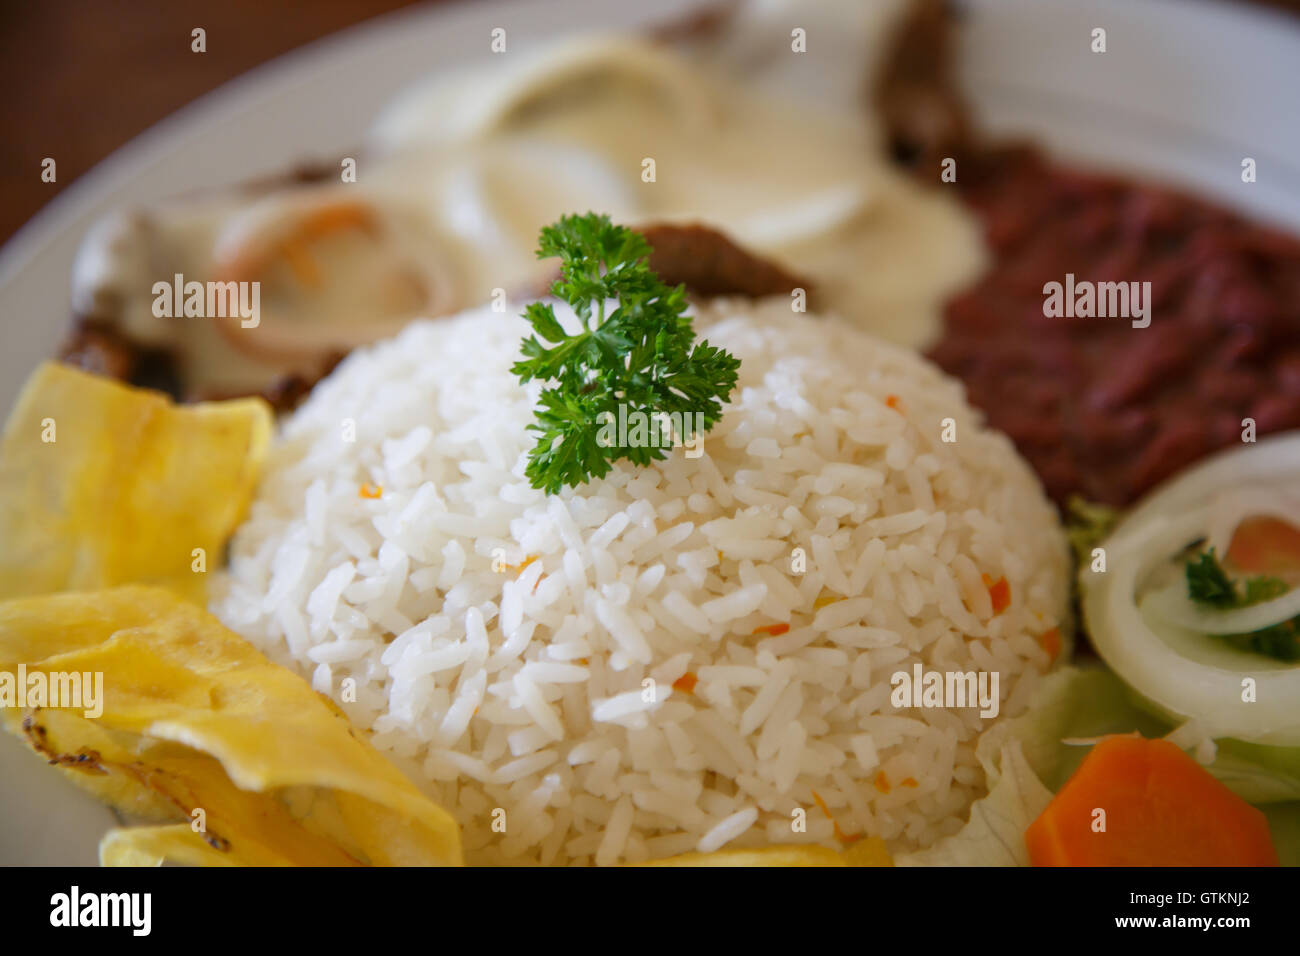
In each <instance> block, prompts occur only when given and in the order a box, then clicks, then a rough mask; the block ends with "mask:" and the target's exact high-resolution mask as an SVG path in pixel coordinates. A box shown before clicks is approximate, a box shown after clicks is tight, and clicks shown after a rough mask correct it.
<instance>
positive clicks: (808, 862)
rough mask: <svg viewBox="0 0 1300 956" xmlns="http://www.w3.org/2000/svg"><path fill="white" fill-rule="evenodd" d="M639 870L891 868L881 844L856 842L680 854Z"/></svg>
mask: <svg viewBox="0 0 1300 956" xmlns="http://www.w3.org/2000/svg"><path fill="white" fill-rule="evenodd" d="M638 865H639V866H893V865H894V864H893V861H892V860H891V859H890V857H889V851H888V850H886V849H885V844H884V841H883V840H878V839H876V838H874V837H868V838H865V839H862V840H858V841H857V842H856V843H854V844H853V845H852V846H850V847H849V848H848V849H847V850H844V851H843V852H842V853H836V852H835V851H834V850H831V849H827V848H826V847H824V846H768V847H762V848H760V849H756V850H718V851H716V852H714V853H683V854H682V855H681V856H670V857H668V858H666V859H663V860H651V861H649V862H648V863H641V864H638Z"/></svg>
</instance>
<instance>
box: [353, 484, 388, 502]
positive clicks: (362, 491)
mask: <svg viewBox="0 0 1300 956" xmlns="http://www.w3.org/2000/svg"><path fill="white" fill-rule="evenodd" d="M383 493H384V486H383V485H372V484H371V483H370V482H368V481H367V482H364V483H363V484H362V485H361V487H360V488H359V489H357V494H359V495H360V496H361V497H362V498H378V497H380V496H381V495H383Z"/></svg>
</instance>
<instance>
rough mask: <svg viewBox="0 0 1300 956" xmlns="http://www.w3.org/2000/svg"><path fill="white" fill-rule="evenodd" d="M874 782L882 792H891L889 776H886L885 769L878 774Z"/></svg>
mask: <svg viewBox="0 0 1300 956" xmlns="http://www.w3.org/2000/svg"><path fill="white" fill-rule="evenodd" d="M872 783H873V784H875V787H876V789H877V790H879V791H880V792H881V793H889V778H888V777H886V776H885V771H883V770H882V771H880V773H878V774H876V779H875V780H873V781H872Z"/></svg>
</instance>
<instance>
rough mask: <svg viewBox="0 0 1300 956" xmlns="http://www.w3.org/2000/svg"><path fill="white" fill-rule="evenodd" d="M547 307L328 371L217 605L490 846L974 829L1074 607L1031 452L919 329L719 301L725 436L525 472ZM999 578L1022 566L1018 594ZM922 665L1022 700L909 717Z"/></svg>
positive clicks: (519, 852)
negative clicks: (694, 448)
mask: <svg viewBox="0 0 1300 956" xmlns="http://www.w3.org/2000/svg"><path fill="white" fill-rule="evenodd" d="M517 311H518V310H512V311H511V312H510V313H505V314H503V313H498V312H493V311H491V310H490V309H484V310H481V311H473V312H469V313H466V314H463V315H461V316H458V317H456V318H453V319H448V320H441V321H436V322H429V321H424V322H417V323H415V324H413V325H411V326H410V327H409V328H408V329H407V330H406V331H404V332H403V333H402V334H401V335H400V336H398V337H397V338H396V339H394V340H392V341H389V342H385V343H381V344H379V345H375V346H373V347H370V348H367V349H363V350H359V351H357V352H354V353H353V354H352V355H351V356H349V357H348V358H347V359H346V360H345V361H344V362H343V363H342V364H341V365H340V366H339V368H338V369H337V370H336V371H335V372H334V373H333V374H332V375H331V376H330V377H329V378H328V379H327V380H326V381H324V382H322V383H321V384H320V385H319V386H318V387H317V388H316V389H315V391H314V392H313V394H312V395H311V397H310V399H309V400H308V401H307V402H306V403H305V404H304V405H303V406H302V407H301V408H300V409H299V410H298V411H297V412H296V413H295V414H293V415H292V416H291V417H289V418H288V419H287V420H286V421H285V422H284V426H283V434H282V436H281V437H280V439H279V440H278V442H277V443H276V446H275V447H274V448H273V450H272V453H271V459H270V462H269V465H268V471H267V474H266V476H265V478H264V480H263V482H262V485H261V488H260V490H259V492H258V495H257V499H256V501H255V503H254V505H253V507H252V511H251V514H250V517H249V519H248V521H247V522H246V523H245V524H244V525H243V526H242V527H241V529H240V530H239V532H238V534H237V535H236V537H235V539H234V541H233V544H232V549H231V565H230V570H229V573H228V576H226V577H225V578H223V579H222V581H221V583H220V585H219V587H218V590H217V592H216V593H217V597H216V598H215V600H214V610H215V611H216V613H217V614H218V615H219V616H220V617H221V618H222V620H224V621H225V622H226V624H228V625H229V626H230V627H232V628H233V629H235V630H236V631H238V632H239V633H241V634H243V635H245V636H246V637H247V638H249V639H250V640H251V641H252V642H253V643H254V644H256V645H257V646H258V647H260V648H261V649H263V650H264V651H266V652H267V653H268V654H269V655H270V656H272V657H273V658H274V659H276V660H279V661H281V662H284V663H286V664H288V665H289V666H291V667H293V668H296V669H297V670H298V671H299V672H301V673H302V674H303V675H305V676H307V677H308V678H309V679H310V681H311V683H312V684H313V686H314V687H315V688H316V689H317V690H319V691H320V692H322V693H323V694H326V695H328V696H330V697H331V698H333V699H334V700H335V701H337V702H338V703H339V705H340V706H341V707H342V708H343V710H344V711H345V712H346V713H347V714H348V716H349V717H350V718H351V719H352V720H353V721H354V722H355V723H356V724H357V725H359V726H360V727H363V728H367V729H368V730H369V731H370V732H371V735H372V740H373V742H374V743H375V744H376V745H377V746H378V747H379V748H380V749H381V750H382V751H384V752H386V753H387V754H388V755H389V756H390V757H391V758H392V759H393V760H394V761H395V762H396V763H397V764H398V765H399V766H401V767H403V768H404V769H406V770H407V771H408V772H409V773H410V774H411V775H412V777H413V778H414V779H415V780H416V781H417V782H418V783H420V785H421V786H423V787H424V788H425V789H426V791H427V792H428V793H429V794H430V795H431V796H432V797H433V798H434V799H436V800H437V801H439V802H440V803H441V804H442V805H443V806H445V807H447V808H448V809H449V810H450V811H451V813H452V814H453V815H454V816H455V817H456V818H457V819H458V820H459V821H460V823H461V824H462V826H463V831H464V842H465V847H466V853H467V858H468V860H469V862H471V863H477V864H484V863H486V864H494V863H541V864H556V863H560V864H592V863H594V864H601V865H604V864H613V863H619V862H629V861H630V862H636V861H643V860H649V859H655V858H660V857H666V856H671V855H674V854H679V853H685V852H690V851H696V850H699V851H710V850H716V849H718V848H720V847H723V846H726V847H728V848H740V847H751V846H760V845H766V844H771V843H819V844H823V845H826V846H830V847H839V846H840V843H839V842H837V834H836V831H835V826H838V828H839V833H841V834H850V835H851V834H859V833H866V834H870V835H873V836H879V837H882V838H883V839H884V840H885V841H886V842H887V844H888V845H889V846H890V848H891V849H893V850H895V851H903V850H913V849H919V848H923V847H926V846H928V845H930V844H931V843H933V842H934V841H935V840H937V839H939V838H940V837H942V836H944V835H947V834H951V833H953V832H955V831H956V830H957V829H959V828H960V826H961V825H962V823H963V822H964V820H965V818H966V816H967V815H968V811H969V808H970V805H971V802H972V801H973V800H975V799H978V798H979V797H981V796H982V795H983V794H984V793H985V792H986V786H985V776H984V772H983V771H982V770H981V768H980V765H979V763H978V761H977V760H976V757H975V747H976V744H977V743H978V740H979V738H980V735H981V734H982V733H983V732H984V731H986V730H987V729H988V728H989V727H990V726H992V725H993V724H994V723H996V720H998V719H1001V718H1003V717H1007V716H1012V715H1014V714H1016V713H1017V712H1019V711H1022V710H1023V709H1024V707H1025V703H1026V701H1027V699H1028V697H1029V696H1030V695H1031V693H1032V692H1033V689H1034V687H1035V685H1036V684H1037V682H1038V681H1039V678H1040V675H1041V673H1042V672H1043V671H1045V670H1046V669H1047V668H1048V667H1049V666H1050V663H1051V662H1050V659H1049V655H1048V653H1047V652H1046V651H1045V650H1044V648H1043V647H1042V646H1041V644H1040V641H1039V640H1038V638H1039V636H1040V635H1042V634H1043V633H1044V632H1045V631H1047V630H1048V629H1050V628H1052V627H1054V626H1057V625H1060V626H1061V627H1062V628H1063V629H1065V627H1066V623H1065V622H1066V616H1067V595H1068V590H1067V567H1068V559H1067V549H1066V544H1065V540H1064V537H1063V534H1062V531H1061V529H1060V525H1059V522H1058V520H1057V518H1056V513H1055V511H1054V509H1053V508H1052V506H1051V505H1050V504H1049V503H1048V502H1047V500H1046V499H1045V497H1044V495H1043V493H1042V491H1041V489H1040V486H1039V484H1038V482H1037V479H1036V478H1035V477H1034V476H1033V475H1032V473H1031V472H1030V470H1029V469H1028V467H1027V466H1026V465H1025V464H1024V463H1023V462H1022V460H1021V459H1020V458H1019V457H1018V456H1017V455H1016V453H1015V451H1014V450H1013V448H1012V446H1011V444H1010V442H1009V441H1008V440H1007V439H1006V438H1005V437H1004V436H1003V435H1001V434H999V433H995V432H993V431H990V430H987V429H985V428H984V426H983V424H982V422H981V419H980V417H979V415H978V413H976V412H974V411H973V410H972V409H971V408H970V407H969V406H968V405H967V404H966V402H965V398H964V395H963V392H962V389H961V386H960V385H959V384H958V383H956V382H954V381H953V380H951V379H948V378H947V377H945V376H944V375H943V374H942V373H941V372H940V371H938V370H937V369H936V368H935V367H933V366H932V365H930V364H929V363H928V362H926V361H925V360H924V359H922V358H920V357H918V356H917V355H916V354H915V353H912V352H910V351H906V350H904V349H901V348H897V347H895V346H892V345H888V344H886V343H884V342H880V341H876V340H874V339H873V338H871V337H869V336H867V335H865V334H863V333H861V332H859V331H857V330H855V329H853V328H851V327H849V326H847V325H846V324H843V323H841V322H840V321H838V320H835V319H827V318H821V319H818V318H810V317H806V316H803V315H796V314H792V312H791V310H790V307H789V304H788V302H787V301H786V300H777V301H770V302H765V303H759V304H755V303H751V302H748V301H730V300H720V301H717V302H714V303H713V304H711V305H710V306H708V307H704V308H701V309H700V310H698V311H697V315H696V319H695V323H696V329H697V332H699V333H700V334H701V335H702V336H703V335H707V337H708V339H709V341H710V342H712V343H714V344H716V345H721V346H723V347H725V348H727V349H729V350H730V351H732V352H733V353H734V354H735V355H737V356H738V357H739V358H741V360H742V363H743V364H742V366H741V369H740V386H739V388H738V389H737V390H736V392H735V393H733V396H732V399H733V401H732V403H731V404H730V406H728V408H727V410H726V414H725V415H724V416H723V418H722V420H721V422H720V423H719V424H718V425H717V426H715V428H714V429H713V430H712V431H711V432H709V433H708V435H707V439H706V441H705V445H704V452H705V454H704V455H703V457H699V458H694V459H692V458H688V457H686V455H685V454H684V453H683V449H681V448H678V449H675V450H674V451H673V452H672V453H671V455H670V457H669V458H668V459H667V460H666V461H663V462H659V463H657V464H655V465H653V466H651V467H647V468H638V467H633V466H631V465H629V464H627V463H626V462H624V463H620V464H619V465H617V466H616V467H615V468H614V470H613V471H612V472H611V474H610V475H609V476H608V477H606V478H605V479H603V480H601V481H596V482H592V483H590V484H587V485H584V486H582V487H580V488H578V489H576V490H574V489H565V490H564V491H563V493H561V494H560V495H558V496H547V495H545V494H543V493H542V492H540V491H537V490H535V489H533V488H532V487H530V486H529V484H528V482H527V480H526V479H525V478H524V477H523V472H524V464H525V461H526V455H527V452H528V450H529V448H530V447H531V445H532V443H533V440H534V437H533V433H531V432H528V431H527V430H526V426H527V425H528V424H529V423H530V422H531V421H532V420H533V404H534V399H535V397H536V395H537V392H538V387H537V386H536V384H535V383H534V384H532V385H530V386H529V387H527V388H524V387H521V386H520V384H519V382H518V380H517V379H516V378H515V377H514V376H513V375H512V374H511V373H510V366H511V364H512V362H514V361H515V360H517V358H518V357H519V343H520V339H521V337H522V336H523V335H525V334H526V332H527V329H526V326H525V323H524V321H523V320H522V319H520V318H518V317H517V315H516V314H514V313H515V312H517ZM557 313H559V314H560V315H561V316H562V318H564V316H565V310H564V309H562V308H558V307H557ZM568 316H569V318H570V319H571V313H568ZM891 396H892V398H891ZM945 419H951V420H952V423H953V424H954V425H955V429H956V435H955V437H956V439H957V440H956V441H955V442H951V443H949V442H944V441H943V440H942V430H943V427H944V420H945ZM363 486H368V487H364V488H363ZM375 495H377V496H376V497H371V496H375ZM799 555H803V559H804V561H805V563H806V566H805V567H804V569H803V570H802V572H800V571H799V570H798V569H797V568H796V565H797V563H798V557H799ZM981 575H989V576H990V577H991V578H993V579H995V580H996V579H997V578H1000V577H1005V578H1006V580H1007V582H1008V583H1009V585H1010V594H1011V604H1010V606H1009V607H1008V608H1007V609H1006V610H1005V611H1004V612H1003V613H1001V614H996V615H995V614H994V612H993V607H992V602H991V599H990V595H989V591H988V588H987V586H986V584H985V582H984V581H983V580H982V578H981ZM777 624H788V625H789V630H788V631H786V632H784V633H777V634H773V633H770V632H769V631H763V630H756V629H758V628H763V627H768V626H770V625H777ZM772 630H774V631H779V630H780V628H772ZM917 662H920V663H922V665H923V666H924V668H925V669H926V670H927V671H930V670H939V671H943V672H949V671H989V672H992V671H996V672H998V674H999V680H1000V690H1001V713H1000V715H999V717H998V718H995V719H992V720H989V719H982V718H981V717H980V716H979V713H978V708H966V709H960V710H957V709H953V710H946V709H942V708H934V707H931V708H907V709H896V708H895V707H894V706H892V704H891V701H890V694H891V690H892V687H891V682H890V678H891V675H893V674H894V673H895V672H898V671H906V672H908V673H911V671H912V667H913V664H915V663H917ZM688 672H689V674H690V675H693V676H694V677H695V678H696V679H697V680H698V683H697V684H695V686H694V688H693V691H688V690H687V689H686V687H685V685H686V684H687V683H689V677H687V678H686V680H684V681H682V682H680V683H677V684H676V686H675V682H679V679H682V678H683V677H684V676H686V675H688ZM814 791H816V796H814ZM819 799H820V803H819ZM821 804H824V805H825V808H826V810H827V811H829V814H830V815H831V816H827V813H826V812H823V810H822V809H821ZM800 810H802V811H803V812H802V813H800V812H798V811H800ZM832 816H833V818H834V823H832V820H831V817H832ZM800 820H806V830H805V829H803V828H802V827H801V826H800V825H798V824H799V821H800ZM801 831H802V832H801Z"/></svg>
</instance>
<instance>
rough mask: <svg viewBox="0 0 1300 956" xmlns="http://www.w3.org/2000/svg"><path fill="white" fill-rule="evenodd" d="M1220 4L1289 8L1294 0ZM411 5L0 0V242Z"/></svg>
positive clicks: (428, 0) (432, 0)
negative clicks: (209, 108) (240, 85)
mask: <svg viewBox="0 0 1300 956" xmlns="http://www.w3.org/2000/svg"><path fill="white" fill-rule="evenodd" d="M424 2H425V4H426V5H432V4H438V3H447V2H449V0H424ZM450 2H459V3H471V2H472V3H488V2H491V0H450ZM536 2H538V3H546V2H554V0H536ZM609 2H611V3H615V2H632V0H609ZM863 2H871V0H863ZM1079 2H1080V4H1081V5H1082V4H1085V3H1086V0H1079ZM1133 2H1134V3H1140V2H1142V0H1133ZM1184 2H1186V3H1189V4H1193V3H1203V2H1207V0H1184ZM1228 2H1238V3H1254V4H1263V5H1268V6H1273V7H1280V8H1283V9H1286V10H1289V11H1290V12H1292V13H1294V14H1296V15H1300V0H1228ZM411 5H414V4H413V0H166V2H163V0H0V89H4V90H5V91H6V93H7V96H5V97H4V98H3V99H0V129H3V130H4V131H5V134H4V136H3V138H0V243H3V242H4V241H6V240H8V239H9V238H10V237H11V236H12V235H13V234H14V233H15V232H16V231H17V230H18V228H19V227H20V226H22V225H23V223H25V222H26V221H27V220H28V219H30V218H31V217H32V216H33V215H35V214H36V212H37V211H38V210H39V209H40V208H41V206H43V205H44V204H45V203H47V202H49V201H50V200H51V199H52V198H53V197H54V196H55V195H57V194H58V192H59V191H60V190H62V189H64V188H66V187H67V185H68V184H69V183H71V182H72V181H73V180H75V179H76V178H77V177H78V176H80V175H82V174H83V173H85V172H86V171H87V170H89V169H90V168H91V167H92V166H94V165H95V164H96V163H97V162H99V161H100V160H102V159H103V158H105V157H106V156H108V155H109V154H110V153H111V152H113V150H115V149H117V148H118V147H119V146H121V145H122V144H123V143H125V142H127V141H128V140H129V139H131V138H132V137H133V136H135V135H137V134H138V133H140V132H142V131H143V130H145V129H147V128H148V127H149V126H151V125H152V124H154V123H156V122H157V121H158V120H160V119H162V118H163V117H165V116H167V115H168V114H170V113H172V112H173V111H175V110H177V109H179V108H180V107H182V106H184V105H185V104H187V103H189V102H190V101H192V100H194V99H196V98H197V97H199V96H201V95H203V94H204V93H207V92H209V91H210V90H213V89H215V88H216V87H218V86H220V85H221V84H222V83H225V82H226V81H227V80H230V79H233V78H234V77H236V76H238V75H239V74H241V73H243V72H245V71H247V70H249V69H251V68H253V67H255V66H257V65H258V64H260V63H263V62H265V61H267V60H269V59H272V58H273V57H276V56H279V55H280V54H282V53H285V52H288V51H289V50H292V49H294V48H295V47H299V46H302V45H303V44H305V43H310V42H312V41H313V40H318V39H320V38H321V37H324V36H326V35H328V34H331V33H334V32H336V31H338V30H342V29H344V28H346V27H349V26H352V25H353V24H356V23H360V22H361V21H363V20H367V19H369V18H371V17H374V16H378V15H380V14H383V13H387V12H390V11H392V10H396V9H398V8H400V7H406V6H411ZM195 27H202V28H203V29H204V30H206V31H207V52H206V53H202V54H198V53H194V52H192V51H191V49H190V44H191V36H190V31H191V30H193V29H194V28H195ZM46 156H50V157H53V158H54V159H55V160H56V162H57V164H58V180H57V182H54V183H44V182H42V181H41V178H40V169H41V160H42V159H43V158H45V157H46Z"/></svg>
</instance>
